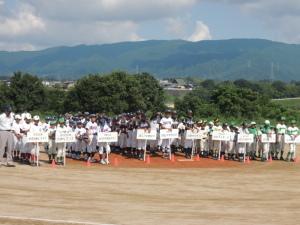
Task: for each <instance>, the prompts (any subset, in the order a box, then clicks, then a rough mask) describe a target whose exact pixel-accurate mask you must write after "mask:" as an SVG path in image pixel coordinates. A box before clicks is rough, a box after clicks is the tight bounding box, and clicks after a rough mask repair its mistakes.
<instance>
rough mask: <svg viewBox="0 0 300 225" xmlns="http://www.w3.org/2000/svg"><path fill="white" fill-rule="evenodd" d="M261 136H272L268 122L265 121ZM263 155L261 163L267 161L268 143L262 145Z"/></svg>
mask: <svg viewBox="0 0 300 225" xmlns="http://www.w3.org/2000/svg"><path fill="white" fill-rule="evenodd" d="M261 133H262V134H266V135H267V136H268V137H270V136H271V135H272V129H271V123H270V121H269V120H266V121H265V124H264V126H263V127H262V129H261ZM262 145H263V153H262V156H261V161H266V160H268V159H269V153H270V143H263V144H262Z"/></svg>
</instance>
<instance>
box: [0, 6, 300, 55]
mask: <svg viewBox="0 0 300 225" xmlns="http://www.w3.org/2000/svg"><path fill="white" fill-rule="evenodd" d="M299 24H300V1H299V0H285V1H282V0H244V1H243V0H152V1H149V0H0V50H8V51H15V50H36V49H43V48H48V47H53V46H61V45H68V46H73V45H78V44H102V43H114V42H121V41H139V40H149V39H164V40H166V39H167V40H168V39H170V40H171V39H184V40H189V41H201V40H218V39H230V38H264V39H270V40H274V41H282V42H287V43H300V26H299Z"/></svg>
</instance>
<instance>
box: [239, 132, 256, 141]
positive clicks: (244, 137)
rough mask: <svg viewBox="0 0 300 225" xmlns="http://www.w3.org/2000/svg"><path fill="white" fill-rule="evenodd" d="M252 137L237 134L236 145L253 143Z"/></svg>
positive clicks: (250, 135) (251, 135)
mask: <svg viewBox="0 0 300 225" xmlns="http://www.w3.org/2000/svg"><path fill="white" fill-rule="evenodd" d="M253 141H254V135H253V134H238V140H237V142H238V143H253Z"/></svg>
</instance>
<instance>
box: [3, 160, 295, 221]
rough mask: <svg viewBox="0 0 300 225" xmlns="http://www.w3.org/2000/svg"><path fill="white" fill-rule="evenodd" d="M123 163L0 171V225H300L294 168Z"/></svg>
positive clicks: (204, 162) (212, 163) (281, 165)
mask: <svg viewBox="0 0 300 225" xmlns="http://www.w3.org/2000/svg"><path fill="white" fill-rule="evenodd" d="M116 157H120V156H116ZM178 159H180V158H178ZM122 160H123V159H121V158H120V161H119V166H118V167H114V166H113V165H111V166H101V165H92V166H91V167H87V166H85V165H84V162H71V161H70V160H69V161H68V166H67V167H66V168H62V167H58V168H55V169H53V168H51V167H50V166H49V165H43V166H42V167H40V168H35V167H30V166H17V167H16V168H6V167H1V168H0V179H1V180H0V195H1V201H0V224H7V225H12V224H13V225H15V224H25V225H27V224H35V225H40V224H126V225H127V224H133V225H135V224H136V225H141V224H155V225H156V224H195V225H196V224H197V225H199V224H200V225H201V224H210V225H215V224H226V225H227V224H228V225H244V224H247V225H248V224H249V225H253V224H267V225H273V224H274V225H275V224H276V225H277V224H278V225H283V224H284V225H289V224H291V225H297V224H300V164H298V163H286V162H278V161H276V162H275V161H273V162H272V163H260V162H252V163H251V164H242V163H237V162H234V163H231V162H224V163H222V162H218V161H213V160H207V159H205V160H204V159H203V160H202V159H201V160H200V162H181V161H177V162H175V163H171V162H169V161H164V163H163V168H158V166H156V163H157V164H158V163H160V160H163V159H160V158H154V159H152V161H151V164H150V165H146V164H145V163H144V162H140V161H137V160H133V161H130V160H129V161H130V163H134V165H131V166H132V167H134V168H128V164H126V163H125V162H126V161H128V160H124V161H122ZM122 164H123V165H122ZM166 165H168V166H166ZM166 167H169V168H166ZM184 167H185V168H184ZM188 167H193V168H188ZM7 216H8V217H7Z"/></svg>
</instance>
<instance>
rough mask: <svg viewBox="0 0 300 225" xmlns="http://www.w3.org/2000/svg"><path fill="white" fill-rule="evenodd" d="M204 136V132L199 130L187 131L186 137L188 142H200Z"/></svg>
mask: <svg viewBox="0 0 300 225" xmlns="http://www.w3.org/2000/svg"><path fill="white" fill-rule="evenodd" d="M203 136H204V132H203V131H199V130H187V131H186V135H185V139H186V140H199V139H202V138H203Z"/></svg>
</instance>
